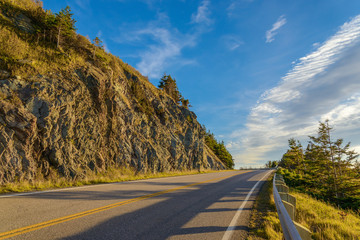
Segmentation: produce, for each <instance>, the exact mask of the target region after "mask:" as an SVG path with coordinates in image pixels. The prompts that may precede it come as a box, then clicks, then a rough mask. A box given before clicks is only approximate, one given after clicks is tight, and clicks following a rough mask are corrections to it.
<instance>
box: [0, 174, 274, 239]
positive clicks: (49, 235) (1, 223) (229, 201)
mask: <svg viewBox="0 0 360 240" xmlns="http://www.w3.org/2000/svg"><path fill="white" fill-rule="evenodd" d="M270 173H271V170H257V171H226V172H217V173H209V174H199V175H189V176H179V177H169V178H158V179H149V180H140V181H134V182H124V183H113V184H101V185H92V186H85V187H78V188H69V189H61V190H54V191H45V192H35V193H30V194H29V193H26V194H23V195H22V194H13V195H3V196H1V195H0V240H1V239H21V240H22V239H34V240H35V239H36V240H41V239H44V240H45V239H46V240H48V239H69V240H70V239H71V240H73V239H104V240H105V239H106V240H109V239H137V240H138V239H146V240H149V239H222V240H228V239H244V238H245V237H246V235H247V226H248V220H249V215H250V212H251V207H252V204H253V200H254V199H255V197H256V195H257V193H258V190H259V189H260V187H261V185H262V183H263V182H264V181H265V180H266V178H267V176H269V174H270Z"/></svg>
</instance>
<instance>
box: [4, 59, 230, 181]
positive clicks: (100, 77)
mask: <svg viewBox="0 0 360 240" xmlns="http://www.w3.org/2000/svg"><path fill="white" fill-rule="evenodd" d="M118 75H119V76H118V77H114V76H113V72H112V71H109V72H105V71H103V70H100V68H97V67H95V66H93V65H90V64H88V65H87V66H86V67H82V68H81V69H77V70H74V71H73V72H70V73H57V74H49V75H48V76H41V75H38V76H33V77H31V78H20V77H18V78H7V79H3V80H0V184H3V183H6V182H13V181H16V180H22V179H29V180H31V179H33V178H34V177H35V176H36V175H38V174H42V175H44V176H47V175H48V174H49V173H50V172H51V171H58V172H59V173H60V174H61V175H63V176H65V177H68V178H69V179H70V178H82V177H84V176H85V175H86V174H87V172H89V171H106V169H107V168H108V167H111V166H126V167H133V168H134V169H137V171H141V172H157V171H171V170H190V169H209V168H211V169H224V168H225V167H224V165H223V164H222V163H221V162H220V160H219V159H218V158H217V157H216V156H215V155H214V154H212V152H211V150H209V149H208V148H207V147H206V146H205V143H204V135H203V134H204V133H203V130H202V128H201V126H200V124H199V123H198V122H197V121H196V116H195V114H194V113H193V112H191V111H189V110H188V109H186V108H184V107H180V106H178V105H177V104H176V103H175V102H174V100H172V99H171V98H170V97H169V96H167V95H166V94H164V93H163V92H162V91H160V90H158V89H157V88H155V87H154V86H153V85H152V84H151V83H149V82H148V81H147V80H145V79H143V78H142V77H138V76H136V75H132V74H131V73H129V72H126V71H123V70H122V72H121V73H120V74H118Z"/></svg>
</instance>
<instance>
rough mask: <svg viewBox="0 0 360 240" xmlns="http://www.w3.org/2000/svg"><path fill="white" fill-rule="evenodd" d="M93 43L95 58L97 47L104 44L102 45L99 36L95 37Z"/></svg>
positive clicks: (101, 46)
mask: <svg viewBox="0 0 360 240" xmlns="http://www.w3.org/2000/svg"><path fill="white" fill-rule="evenodd" d="M93 44H94V52H93V59H95V53H96V48H97V47H98V48H103V45H102V41H101V40H100V38H98V37H96V38H94V40H93Z"/></svg>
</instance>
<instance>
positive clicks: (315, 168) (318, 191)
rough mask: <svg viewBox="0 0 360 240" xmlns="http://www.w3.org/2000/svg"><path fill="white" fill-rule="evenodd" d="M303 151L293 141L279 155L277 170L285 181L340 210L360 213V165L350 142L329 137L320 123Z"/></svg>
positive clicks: (300, 146)
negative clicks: (316, 131)
mask: <svg viewBox="0 0 360 240" xmlns="http://www.w3.org/2000/svg"><path fill="white" fill-rule="evenodd" d="M309 138H310V140H309V143H308V145H307V147H306V149H303V147H302V145H301V143H300V142H299V141H296V140H295V139H290V140H289V150H287V152H286V153H285V154H284V155H283V157H282V160H281V161H280V163H279V166H281V167H282V169H281V170H280V171H279V173H280V174H282V175H283V176H284V179H285V182H286V183H287V184H288V185H289V186H290V187H293V188H294V189H296V190H297V191H299V192H302V193H307V194H309V195H311V196H313V197H314V198H316V199H319V200H323V201H325V202H328V203H329V204H332V205H334V206H338V207H340V208H342V209H352V210H353V211H355V212H357V213H359V210H360V163H359V161H358V160H357V158H358V156H359V155H358V154H357V153H356V152H355V151H354V150H351V148H350V143H347V144H343V143H344V140H343V139H336V140H334V139H333V138H332V128H331V127H330V126H329V122H328V121H325V122H321V123H320V125H319V129H318V133H317V136H310V137H309Z"/></svg>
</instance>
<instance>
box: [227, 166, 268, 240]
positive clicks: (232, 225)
mask: <svg viewBox="0 0 360 240" xmlns="http://www.w3.org/2000/svg"><path fill="white" fill-rule="evenodd" d="M272 172H273V171H269V172H268V173H267V174H265V175H264V176H263V177H262V178H261V179H260V180H259V181H258V182H257V183H256V184H255V185H254V186H253V187H252V189H251V190H250V192H249V193H248V195H247V196H246V198H245V200H244V202H243V203H242V204H241V206H240V207H239V208H238V210H237V211H236V213H235V215H234V217H233V219H232V220H231V222H230V224H229V227H228V228H227V229H226V232H225V234H224V236H223V238H222V240H228V239H230V238H231V236H232V234H233V231H234V229H235V228H236V222H237V220H238V219H239V217H240V214H241V212H242V210H243V208H244V207H245V204H246V203H247V202H248V200H249V198H250V197H251V194H252V193H253V192H254V190H255V188H256V187H257V186H258V185H259V183H260V182H261V181H262V180H263V179H264V178H266V177H267V176H268V175H269V174H270V173H272Z"/></svg>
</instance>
